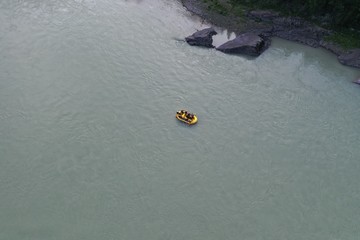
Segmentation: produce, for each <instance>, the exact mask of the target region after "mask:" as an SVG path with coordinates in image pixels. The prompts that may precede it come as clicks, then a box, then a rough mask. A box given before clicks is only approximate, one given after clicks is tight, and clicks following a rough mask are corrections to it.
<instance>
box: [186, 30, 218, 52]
mask: <svg viewBox="0 0 360 240" xmlns="http://www.w3.org/2000/svg"><path fill="white" fill-rule="evenodd" d="M216 34H217V32H216V31H215V30H214V29H213V28H205V29H203V30H200V31H197V32H195V33H194V34H193V35H191V36H188V37H186V38H185V40H186V42H187V43H188V44H190V45H192V46H202V47H209V48H213V47H214V46H213V45H212V43H213V39H212V36H214V35H216Z"/></svg>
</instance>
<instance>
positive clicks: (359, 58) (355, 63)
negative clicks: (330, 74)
mask: <svg viewBox="0 0 360 240" xmlns="http://www.w3.org/2000/svg"><path fill="white" fill-rule="evenodd" d="M338 60H339V62H341V63H342V64H344V65H347V66H351V67H357V68H360V49H353V50H351V51H350V52H349V53H345V54H342V55H340V56H339V57H338Z"/></svg>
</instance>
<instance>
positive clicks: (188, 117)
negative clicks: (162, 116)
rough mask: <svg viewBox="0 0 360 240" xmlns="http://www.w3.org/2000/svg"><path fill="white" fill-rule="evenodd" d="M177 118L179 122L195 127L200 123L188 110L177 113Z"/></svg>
mask: <svg viewBox="0 0 360 240" xmlns="http://www.w3.org/2000/svg"><path fill="white" fill-rule="evenodd" d="M175 117H176V118H177V119H178V120H179V121H181V122H183V123H186V124H188V125H194V124H195V123H197V121H198V118H197V116H196V115H195V114H194V113H189V112H188V111H186V110H180V111H177V112H176V115H175Z"/></svg>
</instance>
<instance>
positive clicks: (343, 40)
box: [202, 0, 360, 49]
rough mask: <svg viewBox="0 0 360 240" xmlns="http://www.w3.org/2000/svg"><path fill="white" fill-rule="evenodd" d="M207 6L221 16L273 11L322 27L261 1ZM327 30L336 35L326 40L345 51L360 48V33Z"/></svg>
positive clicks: (223, 0)
mask: <svg viewBox="0 0 360 240" xmlns="http://www.w3.org/2000/svg"><path fill="white" fill-rule="evenodd" d="M202 1H203V2H204V3H206V4H207V6H208V7H207V8H208V10H210V11H214V12H216V13H219V14H221V15H224V16H227V15H234V16H238V17H242V18H244V17H245V15H244V13H245V12H246V11H248V10H251V9H271V10H274V11H277V12H280V13H281V14H283V15H284V16H299V17H303V18H305V19H307V20H308V21H310V22H313V23H314V24H318V25H321V23H322V22H321V20H319V19H308V18H306V17H305V16H302V15H299V13H297V12H293V11H292V10H291V8H288V7H287V6H281V5H271V4H269V3H268V1H260V2H257V3H254V2H251V1H244V3H239V2H236V1H233V0H202ZM325 27H326V28H327V29H329V30H332V31H334V34H332V35H330V36H329V37H327V38H326V39H325V40H327V41H331V42H334V43H336V44H339V45H340V46H341V47H343V48H345V49H351V48H360V32H359V31H356V30H354V29H342V28H341V29H339V28H336V27H334V26H332V25H327V26H325Z"/></svg>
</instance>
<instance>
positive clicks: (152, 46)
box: [0, 0, 360, 240]
mask: <svg viewBox="0 0 360 240" xmlns="http://www.w3.org/2000/svg"><path fill="white" fill-rule="evenodd" d="M206 26H208V25H206V23H202V22H201V21H200V20H199V19H197V18H196V17H194V16H191V15H190V14H189V13H187V12H186V11H185V9H183V8H182V6H181V5H180V4H179V3H178V2H176V1H165V0H151V1H124V0H118V1H116V0H97V1H96V0H82V1H80V0H77V1H75V0H64V1H56V0H25V1H24V0H23V1H20V0H2V1H1V2H0V239H1V240H18V239H31V240H32V239H34V240H39V239H46V240H52V239H56V240H63V239H68V240H74V239H77V240H81V239H84V240H92V239H94V240H100V239H101V240H107V239H121V240H142V239H144V240H162V239H164V240H169V239H172V240H183V239H187V240H211V239H214V240H220V239H221V240H222V239H229V240H230V239H231V240H232V239H244V240H260V239H264V240H282V239H284V240H285V239H289V240H356V239H359V236H360V227H359V223H360V174H359V173H360V148H359V144H360V137H359V134H360V125H359V118H360V108H359V103H360V88H359V87H358V86H356V85H355V84H353V83H351V81H352V80H354V79H355V78H356V77H358V76H359V75H360V72H359V70H356V69H351V68H348V67H345V66H342V65H340V64H339V63H338V62H337V60H336V58H335V56H333V55H331V54H330V53H327V52H325V51H322V50H318V49H313V48H308V47H305V46H301V45H297V44H294V43H290V42H286V41H283V40H278V39H275V40H274V41H273V44H272V46H271V48H269V49H268V50H267V51H266V52H265V53H264V54H263V55H261V56H260V57H258V58H256V59H253V58H246V57H243V56H231V55H225V54H222V53H220V52H217V51H215V50H214V49H204V48H196V47H190V46H188V45H187V44H186V43H184V42H181V41H177V40H175V39H177V38H183V37H184V36H187V35H189V34H191V33H193V32H194V31H195V29H201V28H204V27H206ZM218 30H219V29H218ZM227 35H230V36H231V37H233V35H231V34H227V32H226V31H224V32H222V34H220V35H219V36H217V38H216V39H215V44H217V45H218V44H220V43H221V42H223V41H225V40H226V39H227ZM181 108H186V109H188V110H190V111H193V112H195V113H197V115H198V117H199V122H198V124H197V125H195V126H193V127H188V126H186V125H184V124H182V123H180V122H179V121H177V120H176V119H175V112H176V111H177V110H179V109H181Z"/></svg>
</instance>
